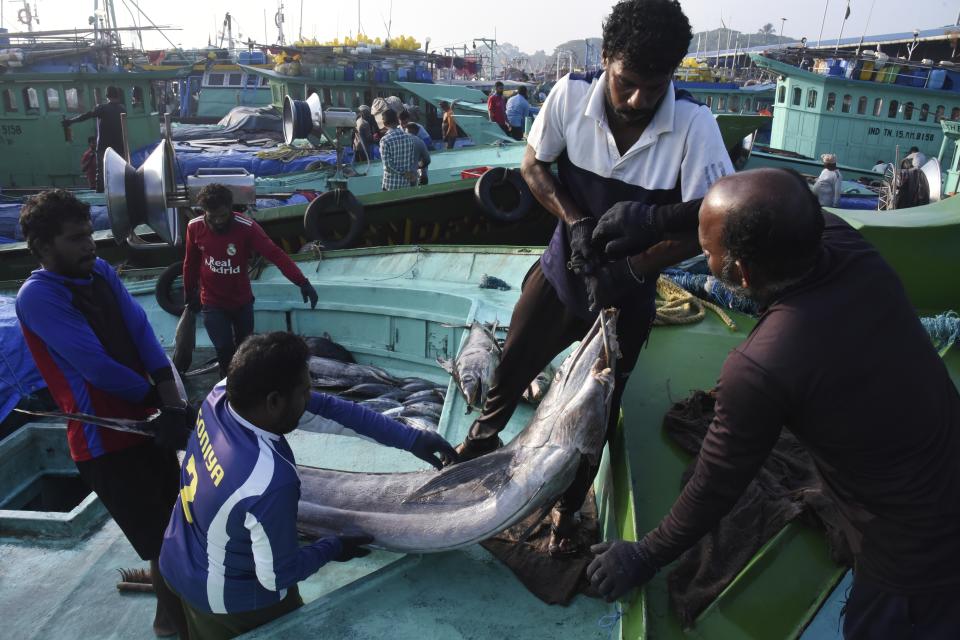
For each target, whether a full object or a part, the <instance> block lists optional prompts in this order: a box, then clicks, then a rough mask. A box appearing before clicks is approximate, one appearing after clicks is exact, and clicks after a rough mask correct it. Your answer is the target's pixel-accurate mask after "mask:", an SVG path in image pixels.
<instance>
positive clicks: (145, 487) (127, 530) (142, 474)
mask: <svg viewBox="0 0 960 640" xmlns="http://www.w3.org/2000/svg"><path fill="white" fill-rule="evenodd" d="M76 465H77V469H78V470H79V471H80V477H81V478H83V481H84V482H86V483H87V486H89V487H90V488H91V489H92V490H93V492H94V493H96V494H97V497H99V498H100V500H101V501H102V502H103V505H104V506H105V507H106V508H107V511H109V512H110V515H111V516H113V519H114V520H116V521H117V524H118V525H120V529H121V530H123V534H124V535H125V536H126V537H127V540H129V541H130V544H132V545H133V548H134V549H135V550H136V552H137V554H138V555H139V556H140V557H141V558H142V559H143V560H156V559H157V558H159V557H160V546H161V545H162V544H163V532H164V531H165V530H166V528H167V523H168V522H169V521H170V513H171V511H172V510H173V505H174V504H175V503H176V501H177V494H178V493H179V492H180V465H179V464H178V462H177V456H176V454H175V453H174V452H173V451H170V450H168V449H161V448H159V447H157V446H156V445H154V444H153V443H148V444H143V445H138V446H135V447H130V448H129V449H124V450H122V451H115V452H113V453H108V454H105V455H102V456H100V457H98V458H94V459H93V460H84V461H82V462H77V463H76Z"/></svg>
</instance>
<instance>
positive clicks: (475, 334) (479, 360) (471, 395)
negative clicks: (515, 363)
mask: <svg viewBox="0 0 960 640" xmlns="http://www.w3.org/2000/svg"><path fill="white" fill-rule="evenodd" d="M496 331H497V325H496V323H494V325H493V328H492V329H488V328H487V327H485V326H484V325H482V324H480V323H479V322H474V323H473V324H471V325H470V333H469V335H468V336H467V342H466V343H465V344H464V345H463V348H462V349H460V353H459V354H457V357H456V360H454V361H453V362H450V361H449V360H442V359H440V358H437V362H439V363H440V366H441V367H443V368H444V369H446V370H447V371H448V372H449V373H450V375H452V376H453V379H454V380H456V381H457V386H459V387H460V391H461V392H463V397H464V398H466V400H467V413H470V409H471V408H474V409H481V408H482V407H483V403H484V401H485V400H486V399H487V392H488V391H489V390H490V386H491V385H492V384H493V376H494V373H496V371H497V367H498V366H499V365H500V353H501V351H502V350H501V348H500V345H498V344H497V337H496Z"/></svg>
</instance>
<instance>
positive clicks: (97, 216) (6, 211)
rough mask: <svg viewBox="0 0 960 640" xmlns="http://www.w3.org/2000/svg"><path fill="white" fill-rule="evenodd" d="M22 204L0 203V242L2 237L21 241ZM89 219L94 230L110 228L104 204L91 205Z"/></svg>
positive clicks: (8, 240) (11, 240) (7, 239)
mask: <svg viewBox="0 0 960 640" xmlns="http://www.w3.org/2000/svg"><path fill="white" fill-rule="evenodd" d="M22 206H23V203H21V202H11V203H7V204H0V242H4V239H5V240H6V242H22V241H23V234H22V233H20V207H22ZM90 219H91V221H92V222H93V230H94V231H102V230H103V229H109V228H110V218H108V217H107V207H106V206H102V205H101V206H98V205H93V206H91V207H90Z"/></svg>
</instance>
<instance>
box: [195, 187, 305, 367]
mask: <svg viewBox="0 0 960 640" xmlns="http://www.w3.org/2000/svg"><path fill="white" fill-rule="evenodd" d="M197 200H198V203H199V205H200V206H201V207H202V208H203V210H204V215H203V216H200V217H197V218H194V219H193V220H191V221H190V224H188V225H187V240H186V255H185V256H184V259H183V294H184V299H185V300H186V302H187V304H188V305H191V308H193V310H194V311H202V312H203V325H204V326H205V327H206V328H207V335H209V336H210V342H212V343H213V348H214V349H216V352H217V360H218V361H219V363H220V375H221V376H225V375H227V366H228V365H229V364H230V358H232V357H233V352H234V351H236V349H237V345H239V344H240V343H241V342H243V340H244V338H246V337H247V336H248V335H250V334H251V333H253V290H252V289H251V288H250V276H249V275H248V273H247V260H249V258H250V254H251V253H253V252H254V251H256V252H257V253H259V254H260V255H262V256H263V257H264V258H266V259H267V260H269V261H270V262H272V263H273V264H275V265H277V268H278V269H280V272H281V273H283V275H285V276H286V277H287V279H288V280H289V281H290V282H292V283H293V284H295V285H297V286H298V287H300V294H301V296H303V301H304V302H307V301H308V300H309V302H310V308H311V309H313V308H316V306H317V300H318V296H317V290H316V289H314V288H313V285H312V284H310V281H309V280H307V278H306V276H304V275H303V273H302V272H301V271H300V269H299V268H298V267H297V265H296V264H294V262H293V260H291V259H290V257H289V256H288V255H287V254H285V253H284V252H283V249H281V248H280V247H278V246H277V245H275V244H274V243H273V241H272V240H270V238H268V237H267V234H266V233H264V231H263V229H261V228H260V225H258V224H257V223H256V222H254V221H253V219H251V218H248V217H247V216H243V215H240V214H236V213H234V212H233V194H232V193H231V192H230V190H229V189H228V188H227V187H225V186H224V185H222V184H208V185H207V186H205V187H204V188H203V189H201V190H200V194H199V195H198V196H197ZM198 287H199V290H198Z"/></svg>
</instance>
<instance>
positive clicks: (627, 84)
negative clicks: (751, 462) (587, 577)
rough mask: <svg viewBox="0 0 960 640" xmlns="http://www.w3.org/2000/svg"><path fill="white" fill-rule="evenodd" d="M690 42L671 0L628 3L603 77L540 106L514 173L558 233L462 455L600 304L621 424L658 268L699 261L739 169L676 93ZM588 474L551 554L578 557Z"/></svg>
mask: <svg viewBox="0 0 960 640" xmlns="http://www.w3.org/2000/svg"><path fill="white" fill-rule="evenodd" d="M690 38H691V30H690V22H689V21H688V20H687V17H686V16H685V15H684V14H683V10H682V9H681V8H680V4H679V3H678V2H676V0H623V1H622V2H620V3H618V4H617V5H616V6H615V7H614V8H613V11H612V13H611V14H610V16H608V18H607V20H606V21H605V22H604V26H603V70H602V72H599V71H598V72H595V73H592V74H589V75H586V76H584V75H579V74H570V75H568V76H566V77H564V78H561V80H560V81H559V82H558V83H557V84H556V86H554V88H553V90H552V91H551V92H550V96H549V97H548V98H547V101H546V102H545V103H544V105H543V107H542V108H541V110H540V114H539V115H538V116H537V119H536V121H535V122H534V125H533V128H532V129H531V131H530V133H529V135H528V136H527V151H526V156H525V157H524V160H523V164H522V173H523V177H524V179H525V180H526V182H527V184H528V185H529V186H530V190H531V191H532V192H533V194H534V196H535V197H536V198H537V200H538V201H539V202H540V203H541V204H542V205H543V206H544V208H546V209H547V210H548V211H549V212H550V213H552V214H553V215H555V216H556V217H557V219H558V220H557V228H556V231H555V232H554V234H553V238H552V239H551V240H550V244H549V246H548V247H547V249H546V251H545V252H544V254H543V257H542V258H541V259H540V261H539V262H538V263H537V264H535V265H534V266H533V268H532V269H531V270H530V272H529V273H528V274H527V276H526V279H525V281H524V285H523V291H522V293H521V295H520V299H519V300H518V301H517V304H516V306H515V307H514V311H513V317H512V319H511V322H510V332H509V333H508V334H507V341H506V344H505V345H504V349H503V354H502V358H501V362H500V367H499V369H498V371H497V382H496V384H494V386H493V387H492V388H491V389H490V392H489V394H488V396H487V400H486V402H485V404H484V407H483V411H482V414H481V416H480V417H479V418H478V419H477V420H476V421H475V422H474V423H473V425H472V426H471V428H470V432H469V434H468V435H467V438H466V439H465V441H464V442H463V444H461V445H460V447H459V448H458V451H459V453H460V454H461V457H462V458H465V459H470V458H475V457H477V456H480V455H483V454H485V453H488V452H490V451H493V450H494V449H496V448H497V447H498V446H499V445H500V440H499V438H498V435H497V434H498V433H499V432H500V431H502V430H503V428H504V427H505V426H506V424H507V421H508V420H509V419H510V416H511V415H512V414H513V411H514V409H515V408H516V406H517V402H518V401H519V400H520V397H521V395H522V393H523V391H524V389H525V388H526V387H527V385H528V384H529V383H530V381H531V380H533V379H534V377H535V376H536V375H537V374H538V373H540V371H542V370H543V368H544V367H545V366H546V365H547V364H548V363H549V362H550V361H551V360H552V359H553V358H554V357H556V355H557V354H558V353H560V352H561V351H563V350H564V349H565V348H566V347H567V346H568V345H569V344H570V343H571V342H573V341H575V340H578V339H580V338H581V337H582V336H583V334H584V333H585V332H586V331H587V330H588V329H589V328H590V326H591V325H592V324H593V321H594V318H595V317H596V314H597V312H598V311H599V310H601V309H604V308H608V307H617V308H619V309H620V322H619V325H618V339H619V343H620V350H621V353H622V358H621V360H620V361H619V363H618V365H617V381H616V386H615V388H614V394H613V410H612V411H611V421H610V424H609V427H608V436H609V434H610V433H612V427H615V426H616V422H617V419H618V414H619V407H620V398H621V396H622V395H623V390H624V387H625V385H626V382H627V378H628V376H629V375H630V371H631V370H632V369H633V366H634V364H635V363H636V360H637V357H638V356H639V354H640V349H641V347H642V346H643V345H644V344H645V343H646V341H647V337H648V335H649V331H650V326H651V324H652V322H653V318H654V311H655V309H654V298H655V296H656V281H657V277H658V275H659V272H660V270H661V269H663V268H664V267H667V266H669V265H672V264H675V263H677V262H679V261H681V260H683V259H685V258H689V257H691V256H693V255H696V254H697V253H698V252H699V246H698V244H697V237H696V234H697V212H698V211H699V199H700V198H702V197H703V195H704V194H705V193H706V191H707V189H708V188H709V187H710V185H711V184H712V183H713V182H714V181H715V180H717V179H718V178H720V177H721V176H724V175H727V174H730V173H733V167H732V165H731V164H730V157H729V155H728V154H727V151H726V149H725V147H724V145H723V140H722V138H721V136H720V130H719V128H718V127H717V124H716V121H715V120H714V118H713V115H712V114H711V113H710V109H709V108H707V107H704V106H703V105H701V104H700V103H698V102H696V101H695V100H693V98H692V97H691V96H690V95H689V94H688V93H686V92H684V91H678V90H677V89H675V88H674V86H673V82H672V78H673V72H674V70H675V69H676V67H677V65H678V64H680V61H681V60H682V59H683V57H684V56H685V55H686V52H687V46H688V44H689V42H690ZM554 162H556V163H557V176H556V177H554V174H553V173H552V172H551V169H550V166H551V164H553V163H554ZM596 471H597V469H596V467H595V466H591V465H589V464H587V463H584V466H583V467H581V469H580V470H579V471H578V472H577V477H576V479H575V480H574V482H573V484H572V485H571V486H570V488H569V489H568V490H567V492H566V493H565V495H564V496H563V497H561V499H560V501H559V502H558V504H557V506H556V508H555V509H554V512H553V515H552V519H553V527H552V529H551V531H552V535H551V540H550V552H551V554H553V555H569V554H572V553H576V551H577V548H576V543H575V542H574V540H575V534H576V528H577V522H576V518H575V514H576V513H577V511H579V509H580V507H581V505H582V504H583V500H584V498H585V497H586V495H587V492H588V490H589V488H590V485H591V484H592V482H593V478H594V476H595V475H596Z"/></svg>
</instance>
